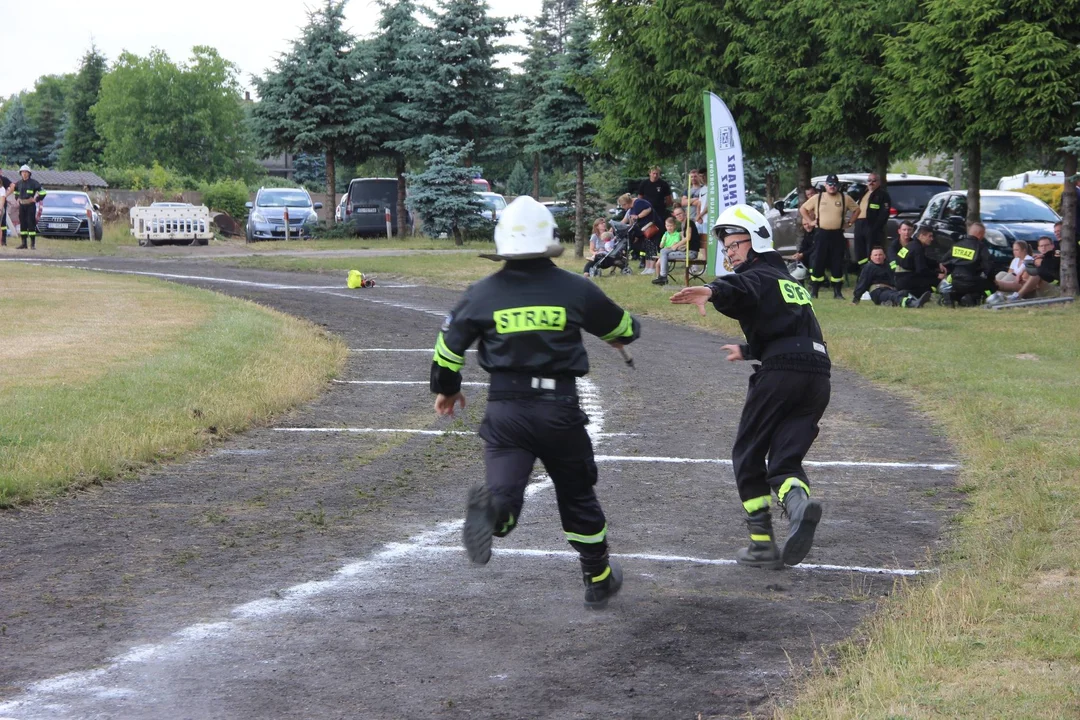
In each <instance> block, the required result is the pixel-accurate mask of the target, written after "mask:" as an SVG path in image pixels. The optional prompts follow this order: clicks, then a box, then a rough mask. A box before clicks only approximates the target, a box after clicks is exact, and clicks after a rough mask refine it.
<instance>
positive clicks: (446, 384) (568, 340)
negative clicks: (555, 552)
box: [431, 195, 641, 609]
mask: <svg viewBox="0 0 1080 720" xmlns="http://www.w3.org/2000/svg"><path fill="white" fill-rule="evenodd" d="M554 227H555V219H554V218H553V217H552V215H551V212H550V211H549V210H548V209H547V208H545V207H544V206H543V205H541V204H540V203H538V202H536V201H535V200H533V199H532V198H531V197H529V196H527V195H526V196H522V197H519V198H517V199H516V200H514V202H512V203H510V205H508V206H507V207H506V209H505V210H504V211H503V213H502V217H501V218H500V219H499V222H498V224H497V225H496V227H495V247H496V252H497V254H495V255H485V256H484V257H488V258H490V259H492V260H505V261H506V264H505V265H504V266H503V268H502V269H501V270H499V271H498V272H496V273H495V274H493V275H491V276H489V277H487V278H486V279H484V280H481V281H480V282H478V283H476V284H475V285H473V286H471V287H470V288H469V289H468V290H467V291H466V292H465V295H464V297H462V299H461V300H460V301H459V302H458V304H457V305H456V306H455V307H454V309H453V310H452V311H451V313H450V314H449V315H448V316H447V317H446V321H445V322H444V323H443V326H442V331H441V332H440V333H439V336H438V339H437V340H436V342H435V356H434V359H433V361H432V364H431V391H432V392H434V393H436V394H437V395H438V396H437V397H436V399H435V411H436V412H437V413H438V414H440V415H453V414H454V409H455V407H456V406H459V405H460V406H461V407H465V396H464V395H462V393H461V368H462V365H463V364H464V362H465V351H466V349H468V347H469V346H470V345H472V344H473V342H474V341H477V340H478V341H479V346H478V350H479V362H480V366H481V367H482V368H483V369H484V370H486V371H488V372H489V373H491V384H490V387H489V390H488V403H487V412H486V414H485V415H484V420H483V423H482V424H481V426H480V437H481V438H482V439H483V440H484V463H485V468H486V478H487V479H486V482H485V483H484V484H482V485H478V486H476V487H474V488H472V489H471V490H470V491H469V499H468V507H467V510H466V516H465V528H464V532H463V540H464V544H465V549H466V551H467V552H468V555H469V559H470V560H471V561H472V562H474V563H477V564H481V565H482V564H485V563H487V562H488V560H490V559H491V544H492V537H493V536H494V537H505V536H506V535H508V534H509V533H510V532H511V531H512V530H513V529H514V527H515V526H516V524H517V523H518V521H519V519H520V518H521V510H522V506H523V505H524V502H525V487H526V485H527V484H528V482H529V475H530V474H531V473H532V469H533V463H534V462H535V461H536V458H540V462H542V463H543V465H544V468H545V470H547V473H548V475H549V476H550V477H551V481H552V483H553V484H554V486H555V495H556V500H557V502H558V506H559V516H560V518H561V519H562V526H563V530H564V532H565V534H566V539H567V540H568V541H569V543H570V545H571V546H572V547H573V548H574V549H575V550H577V551H578V554H579V556H580V560H581V568H582V573H583V576H584V580H585V607H586V608H590V609H599V608H602V607H604V606H605V605H606V604H607V602H608V599H609V598H610V597H611V596H613V595H614V594H615V593H617V592H618V591H619V588H620V587H621V585H622V571H621V569H620V568H619V566H618V564H617V563H616V562H615V561H614V560H611V559H609V557H608V544H607V520H606V519H605V517H604V512H603V510H602V509H601V507H600V502H599V501H598V500H597V498H596V493H595V492H594V490H593V486H594V485H596V480H597V469H596V463H595V461H594V460H593V448H592V442H591V441H590V439H589V435H588V433H587V432H586V430H585V425H586V424H587V422H588V418H587V417H586V415H585V413H584V412H582V410H581V408H580V407H579V405H578V397H577V387H576V383H575V380H576V378H579V377H582V376H583V375H585V374H586V373H588V371H589V358H588V355H587V354H586V352H585V346H584V345H583V344H582V341H581V331H582V330H584V331H585V332H588V333H591V334H593V335H597V336H598V337H600V339H602V340H605V341H607V342H608V343H611V344H612V345H613V346H615V347H616V348H618V349H620V350H621V349H622V346H623V345H625V344H627V343H630V342H633V341H634V340H636V339H637V338H638V337H639V335H640V334H641V329H640V324H639V323H638V321H637V320H636V319H635V318H633V317H631V315H630V313H628V312H626V311H625V310H623V309H622V308H620V307H619V306H618V305H616V304H615V303H614V302H612V301H611V300H610V299H609V298H608V297H607V296H606V295H605V294H604V293H603V291H602V290H600V289H599V288H598V287H597V286H596V285H595V284H594V283H591V282H589V281H588V280H586V279H584V278H582V277H579V276H578V275H575V274H573V273H570V272H567V271H565V270H561V269H560V268H558V267H556V266H555V264H554V263H553V262H551V260H550V258H552V257H555V256H557V255H560V254H561V253H562V246H560V245H559V244H558V243H555V244H552V229H553V228H554Z"/></svg>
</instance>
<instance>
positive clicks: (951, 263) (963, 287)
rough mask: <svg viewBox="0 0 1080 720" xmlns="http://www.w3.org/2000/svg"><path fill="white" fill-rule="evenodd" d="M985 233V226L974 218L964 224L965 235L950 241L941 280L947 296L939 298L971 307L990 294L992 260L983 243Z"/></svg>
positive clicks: (991, 288) (992, 286)
mask: <svg viewBox="0 0 1080 720" xmlns="http://www.w3.org/2000/svg"><path fill="white" fill-rule="evenodd" d="M985 236H986V226H985V225H983V224H982V223H981V222H979V221H977V220H976V221H975V222H973V223H970V224H969V225H968V227H967V235H965V236H964V237H962V238H960V240H958V241H957V242H956V243H954V244H953V246H952V250H950V251H949V259H948V260H946V261H945V270H946V272H947V273H948V276H947V277H946V278H945V283H946V286H947V287H949V288H950V289H949V291H948V297H943V301H944V302H945V303H947V304H949V305H952V304H953V303H956V302H959V303H960V304H961V305H963V306H965V307H973V306H975V305H978V304H979V303H981V302H982V301H984V300H985V299H986V298H988V297H990V295H991V294H993V292H994V260H993V258H991V257H990V251H989V250H987V249H986V245H985V244H984V243H983V238H984V237H985ZM942 295H943V296H944V295H945V293H942Z"/></svg>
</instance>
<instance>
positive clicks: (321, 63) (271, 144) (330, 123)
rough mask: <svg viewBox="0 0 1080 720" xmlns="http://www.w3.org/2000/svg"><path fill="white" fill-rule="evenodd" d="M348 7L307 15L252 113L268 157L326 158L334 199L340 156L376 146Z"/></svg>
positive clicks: (262, 82)
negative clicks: (294, 153)
mask: <svg viewBox="0 0 1080 720" xmlns="http://www.w3.org/2000/svg"><path fill="white" fill-rule="evenodd" d="M344 6H345V3H344V0H340V1H338V2H335V1H334V0H326V3H325V5H324V6H323V7H322V8H320V9H319V10H316V11H313V12H310V13H309V14H308V23H307V25H306V26H305V27H304V29H303V32H302V34H301V37H300V39H299V40H298V41H297V42H296V43H294V45H293V48H292V50H291V51H290V52H289V53H287V54H286V55H284V56H282V57H281V58H280V59H279V60H278V61H277V64H276V67H275V69H274V70H273V71H271V72H268V73H267V74H266V76H265V77H264V78H256V81H255V86H256V89H257V90H258V93H259V97H260V102H259V103H258V105H256V107H255V108H254V110H253V113H252V121H253V126H254V129H255V131H256V133H257V134H258V135H259V137H260V138H261V142H262V144H263V147H264V148H265V149H266V150H267V151H270V152H289V151H290V150H295V151H300V152H310V153H321V154H323V155H324V157H325V158H326V171H325V172H326V176H325V178H324V182H325V185H326V193H327V195H329V196H330V197H334V196H335V192H334V178H335V173H336V166H335V163H336V162H337V158H338V156H339V155H345V154H348V155H350V156H352V157H363V156H366V155H367V154H369V153H370V152H371V150H372V149H373V142H374V140H373V137H372V136H371V135H370V134H369V132H368V131H367V130H366V123H364V122H363V121H362V119H363V118H365V117H370V116H371V113H372V110H373V107H374V103H373V99H372V98H371V97H370V96H368V95H365V94H364V93H362V92H361V91H360V86H362V81H363V78H362V77H361V71H362V69H363V68H362V65H361V62H362V60H363V59H364V58H363V56H362V55H360V54H358V53H357V51H356V48H355V39H354V38H353V36H352V35H350V34H349V33H348V32H347V31H346V30H345V28H344V22H345V16H344ZM331 217H332V215H331Z"/></svg>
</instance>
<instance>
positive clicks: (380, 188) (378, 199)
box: [343, 178, 412, 235]
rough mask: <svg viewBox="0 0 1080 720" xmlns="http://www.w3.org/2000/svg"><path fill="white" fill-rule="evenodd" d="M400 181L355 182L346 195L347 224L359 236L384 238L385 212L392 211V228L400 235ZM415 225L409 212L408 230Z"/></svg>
mask: <svg viewBox="0 0 1080 720" xmlns="http://www.w3.org/2000/svg"><path fill="white" fill-rule="evenodd" d="M397 200H398V185H397V178H353V179H352V180H350V181H349V190H348V192H346V193H345V214H344V216H343V217H344V221H345V222H347V223H350V224H351V225H352V228H353V232H355V233H356V234H357V235H385V234H386V210H387V208H389V209H390V228H391V230H392V231H393V233H394V234H395V235H397V234H398V214H397V212H398V211H397V204H398V203H397ZM411 225H412V216H411V215H410V214H409V213H408V211H406V213H405V227H409V226H411Z"/></svg>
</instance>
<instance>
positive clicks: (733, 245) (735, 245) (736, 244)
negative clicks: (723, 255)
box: [724, 240, 750, 252]
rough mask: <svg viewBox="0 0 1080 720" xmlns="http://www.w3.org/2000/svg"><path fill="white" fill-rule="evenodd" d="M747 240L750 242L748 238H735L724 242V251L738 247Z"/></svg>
mask: <svg viewBox="0 0 1080 720" xmlns="http://www.w3.org/2000/svg"><path fill="white" fill-rule="evenodd" d="M748 242H750V241H749V240H736V241H735V242H733V243H726V244H725V245H724V252H731V251H732V250H734V249H735V248H737V247H739V246H740V245H742V244H743V243H748Z"/></svg>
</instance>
